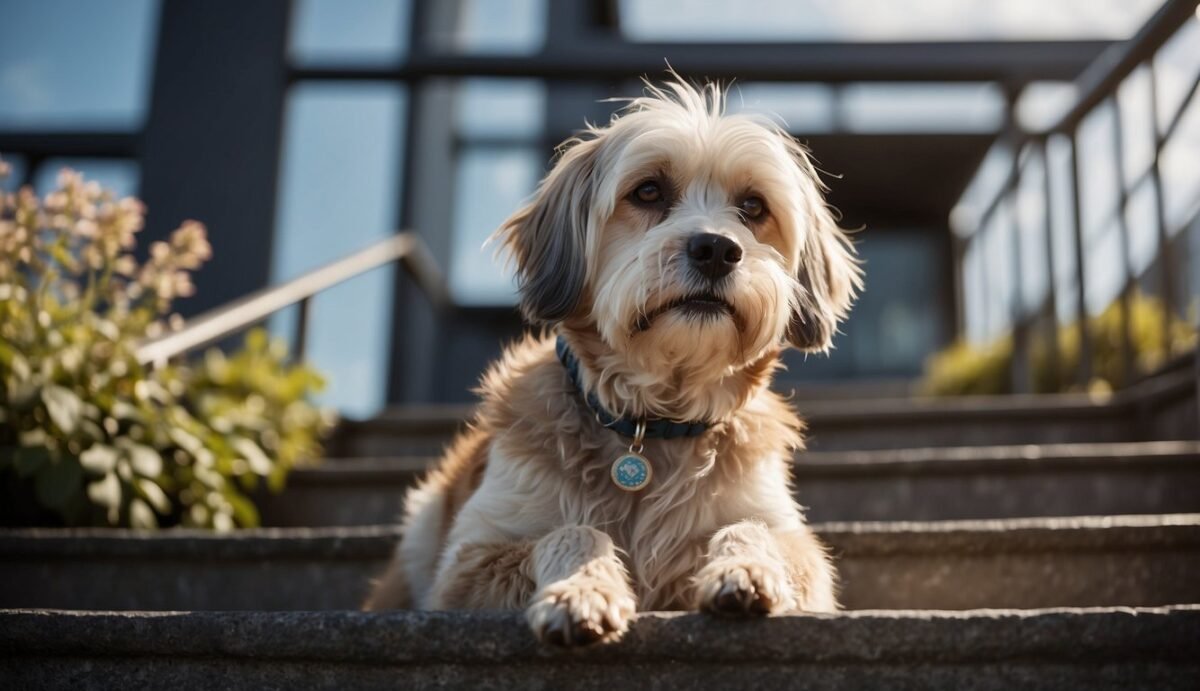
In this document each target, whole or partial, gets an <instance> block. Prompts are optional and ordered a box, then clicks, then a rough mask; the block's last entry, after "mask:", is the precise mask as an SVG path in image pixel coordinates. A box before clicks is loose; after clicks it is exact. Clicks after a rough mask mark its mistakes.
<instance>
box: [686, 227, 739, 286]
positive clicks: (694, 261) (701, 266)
mask: <svg viewBox="0 0 1200 691" xmlns="http://www.w3.org/2000/svg"><path fill="white" fill-rule="evenodd" d="M687 254H688V263H689V264H691V265H692V267H693V268H694V269H696V270H697V271H699V272H700V273H702V274H704V275H705V276H708V278H709V280H713V281H715V280H717V279H718V278H723V277H725V276H728V275H729V272H731V271H733V270H734V268H736V267H737V263H738V262H740V261H742V246H741V245H739V244H737V241H735V240H733V239H732V238H728V237H725V236H724V235H717V234H716V233H699V234H697V235H693V236H692V237H691V238H690V239H689V240H688V245H687Z"/></svg>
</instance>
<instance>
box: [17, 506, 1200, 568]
mask: <svg viewBox="0 0 1200 691" xmlns="http://www.w3.org/2000/svg"><path fill="white" fill-rule="evenodd" d="M813 529H814V530H815V531H816V532H817V533H818V534H819V535H820V536H821V537H822V539H824V540H825V541H826V542H828V543H829V544H831V545H832V547H833V549H834V550H835V552H838V551H846V550H850V551H852V552H853V553H854V554H864V553H872V554H876V553H879V554H891V553H896V552H903V553H914V552H943V551H945V550H948V549H954V550H962V549H968V550H971V551H977V552H979V553H995V552H996V551H998V550H999V551H1012V550H1019V551H1024V550H1042V549H1070V548H1072V547H1078V548H1087V547H1094V546H1100V545H1125V544H1129V545H1131V546H1139V547H1149V546H1150V545H1152V544H1158V545H1167V544H1172V545H1173V544H1181V545H1191V544H1200V513H1191V514H1142V515H1128V516H1067V517H1030V518H1004V519H983V520H952V521H839V522H829V523H815V524H813ZM399 537H400V528H399V526H396V525H372V526H328V527H310V528H253V529H246V530H239V531H237V532H233V533H214V532H211V531H206V530H187V529H172V530H164V531H160V532H146V531H136V530H121V529H110V528H15V529H14V528H5V529H0V554H2V555H6V556H13V555H18V554H19V555H23V556H29V555H40V554H44V555H56V556H86V555H91V556H136V555H146V554H153V555H155V556H167V555H171V556H189V555H206V556H212V557H224V558H253V557H262V558H266V557H270V556H283V555H296V554H304V555H310V556H325V557H330V558H333V557H364V556H379V555H387V554H390V551H391V548H392V546H393V545H394V543H395V541H396V540H398V539H399Z"/></svg>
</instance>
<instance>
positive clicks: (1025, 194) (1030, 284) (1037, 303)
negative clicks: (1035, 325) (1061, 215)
mask: <svg viewBox="0 0 1200 691" xmlns="http://www.w3.org/2000/svg"><path fill="white" fill-rule="evenodd" d="M1045 190H1046V169H1045V167H1044V161H1043V159H1042V157H1041V156H1032V155H1030V156H1028V158H1027V159H1026V161H1025V164H1024V169H1023V174H1022V175H1021V178H1020V181H1019V182H1018V184H1017V229H1018V232H1019V234H1020V236H1019V237H1020V251H1021V311H1022V314H1031V313H1034V312H1036V311H1037V310H1038V309H1040V307H1041V305H1042V302H1043V300H1044V299H1045V297H1046V289H1047V287H1048V286H1049V285H1050V284H1049V280H1048V279H1049V277H1048V276H1047V275H1046V270H1047V269H1046V231H1047V228H1046V192H1045Z"/></svg>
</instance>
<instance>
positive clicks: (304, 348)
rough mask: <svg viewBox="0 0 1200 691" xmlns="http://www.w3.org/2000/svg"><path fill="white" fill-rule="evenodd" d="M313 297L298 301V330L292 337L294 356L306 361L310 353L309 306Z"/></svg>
mask: <svg viewBox="0 0 1200 691" xmlns="http://www.w3.org/2000/svg"><path fill="white" fill-rule="evenodd" d="M311 300H312V298H303V299H302V300H300V302H298V303H296V332H295V334H294V337H293V339H292V344H293V345H292V358H293V359H294V360H295V361H296V362H304V360H305V358H306V357H307V354H308V306H309V303H310V302H311Z"/></svg>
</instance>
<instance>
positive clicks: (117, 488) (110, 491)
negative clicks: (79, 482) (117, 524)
mask: <svg viewBox="0 0 1200 691" xmlns="http://www.w3.org/2000/svg"><path fill="white" fill-rule="evenodd" d="M87 495H88V499H91V500H92V503H93V504H99V505H100V506H103V507H105V508H106V509H110V510H111V509H115V508H117V507H119V506H120V505H121V481H120V480H119V479H117V474H116V473H109V474H107V475H105V476H104V477H103V478H101V479H99V480H96V481H95V482H92V483H89V484H88V487H87Z"/></svg>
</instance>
